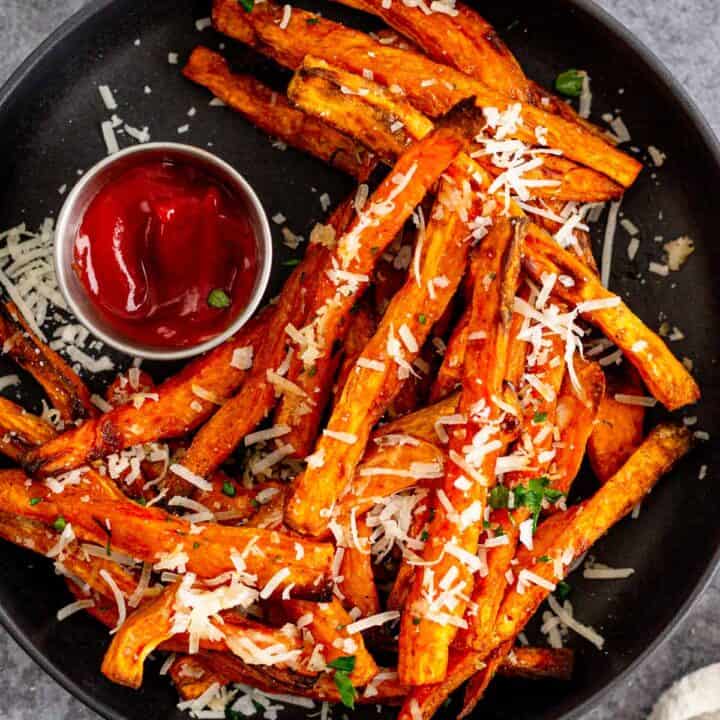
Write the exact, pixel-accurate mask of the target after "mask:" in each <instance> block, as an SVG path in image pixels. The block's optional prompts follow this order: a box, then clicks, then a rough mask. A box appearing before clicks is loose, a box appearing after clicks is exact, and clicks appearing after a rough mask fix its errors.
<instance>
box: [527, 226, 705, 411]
mask: <svg viewBox="0 0 720 720" xmlns="http://www.w3.org/2000/svg"><path fill="white" fill-rule="evenodd" d="M525 247H526V253H525V257H524V266H525V269H526V270H527V271H528V273H529V274H530V275H531V276H532V277H534V278H535V279H537V280H539V279H540V277H541V276H542V274H543V273H556V274H557V275H558V276H559V275H561V274H565V275H568V276H569V277H571V278H572V279H573V281H574V283H573V285H572V286H571V287H566V286H565V285H563V284H561V283H557V284H556V286H555V292H556V293H557V294H558V295H559V296H560V297H561V298H562V299H563V300H565V301H567V302H569V303H572V304H573V305H577V304H579V303H582V302H588V301H593V300H605V301H609V302H611V303H612V302H613V301H615V300H616V299H617V301H618V302H617V304H616V305H613V306H612V307H605V308H604V309H597V310H592V311H588V312H583V313H582V316H583V317H584V318H585V319H587V320H589V321H590V322H591V323H593V325H597V326H598V327H599V328H600V329H601V330H602V331H603V333H605V335H607V337H609V338H610V339H611V340H612V341H613V342H614V343H615V344H616V345H617V346H618V347H619V348H620V349H621V350H622V351H623V354H624V355H625V357H626V358H627V359H628V360H629V361H630V362H631V363H632V364H633V365H634V366H635V367H636V368H637V370H638V372H639V373H640V375H641V376H642V379H643V380H644V381H645V384H646V385H647V387H648V389H649V390H650V392H651V393H652V395H653V396H654V397H655V398H657V399H658V400H659V401H660V402H661V403H662V404H663V405H665V407H667V408H668V409H669V410H677V409H678V408H681V407H683V406H684V405H689V404H690V403H694V402H696V401H697V400H698V399H699V398H700V390H699V388H698V386H697V384H696V383H695V380H693V378H692V377H691V375H690V374H689V373H688V371H687V370H686V369H685V366H684V365H683V364H682V363H681V362H680V361H679V360H678V359H677V358H676V357H675V356H674V355H673V354H672V353H671V352H670V350H669V349H668V347H667V345H666V344H665V343H664V342H663V341H662V340H661V339H660V338H659V337H658V336H657V335H656V334H655V333H654V332H652V330H650V329H649V328H648V327H647V326H646V325H645V324H644V323H643V322H642V321H641V320H640V319H639V318H638V317H637V316H636V315H634V314H633V312H632V311H631V310H630V309H629V308H628V306H627V305H625V303H624V302H622V300H620V299H619V298H618V296H617V295H615V294H614V293H611V292H610V291H609V290H606V289H605V288H604V287H603V286H602V285H601V284H600V281H599V279H598V278H597V276H596V275H594V274H593V273H592V272H591V271H590V270H588V269H587V267H586V266H585V265H584V264H583V263H582V262H581V261H580V260H578V259H577V258H576V257H575V256H574V255H572V254H571V253H569V252H567V251H566V250H563V249H562V248H561V247H560V246H559V245H558V244H557V243H555V242H553V241H552V239H550V238H549V237H548V236H546V235H543V234H542V233H540V232H536V231H535V228H534V227H532V226H531V228H530V231H529V233H528V237H527V240H526V243H525Z"/></svg>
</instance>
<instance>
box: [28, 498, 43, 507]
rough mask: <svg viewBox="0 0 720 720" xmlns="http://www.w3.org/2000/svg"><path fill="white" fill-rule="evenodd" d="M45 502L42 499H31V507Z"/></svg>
mask: <svg viewBox="0 0 720 720" xmlns="http://www.w3.org/2000/svg"><path fill="white" fill-rule="evenodd" d="M42 501H43V499H42V498H30V505H37V504H38V503H41V502H42Z"/></svg>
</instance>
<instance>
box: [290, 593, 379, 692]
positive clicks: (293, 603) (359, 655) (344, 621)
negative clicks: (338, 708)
mask: <svg viewBox="0 0 720 720" xmlns="http://www.w3.org/2000/svg"><path fill="white" fill-rule="evenodd" d="M282 611H283V612H284V613H285V614H286V615H287V616H288V618H289V619H290V620H291V621H292V622H297V621H298V619H300V618H301V617H303V616H307V617H308V618H309V617H310V616H312V620H310V621H309V623H308V625H307V626H306V627H307V629H308V630H309V631H310V632H311V633H312V636H313V638H314V639H315V643H316V644H321V645H322V646H323V647H324V652H323V655H324V657H325V662H326V663H328V662H332V661H333V660H335V659H337V658H340V657H344V656H348V655H354V656H355V668H354V670H353V671H352V673H350V680H351V681H352V684H353V685H354V686H355V687H362V686H363V685H365V684H366V683H368V682H369V681H370V680H372V678H373V677H375V675H376V674H377V671H378V667H377V665H376V664H375V661H374V660H373V658H372V655H370V653H369V652H368V651H367V649H366V648H365V643H364V641H363V638H362V635H360V633H354V634H350V633H348V632H347V631H346V630H345V627H346V626H347V625H350V624H351V623H352V618H351V617H350V615H348V614H347V612H346V611H345V609H344V608H343V606H342V605H341V604H340V602H339V601H338V600H336V599H333V600H332V601H331V602H329V603H312V602H307V601H305V600H288V601H285V602H284V603H283V605H282ZM350 647H353V648H354V649H353V650H352V651H350V650H349V648H350ZM345 648H348V649H347V650H346V649H345Z"/></svg>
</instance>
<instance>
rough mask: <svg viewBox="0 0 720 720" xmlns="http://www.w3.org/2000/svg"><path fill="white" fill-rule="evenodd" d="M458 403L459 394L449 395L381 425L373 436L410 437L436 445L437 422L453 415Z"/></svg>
mask: <svg viewBox="0 0 720 720" xmlns="http://www.w3.org/2000/svg"><path fill="white" fill-rule="evenodd" d="M459 403H460V394H459V393H451V394H450V395H447V396H446V397H444V398H442V400H438V401H437V402H435V403H433V404H432V405H428V406H427V407H424V408H420V410H416V411H415V412H413V413H410V414H409V415H403V416H402V417H399V418H396V419H395V420H393V421H392V422H389V423H387V424H385V425H381V426H380V427H379V428H378V429H377V430H376V431H375V434H374V437H376V438H380V437H382V436H383V435H410V436H412V437H414V438H417V439H418V440H424V441H425V442H428V443H437V441H438V434H437V430H436V428H437V422H438V420H440V419H441V418H442V417H443V416H445V415H454V414H455V412H456V411H457V408H458V405H459Z"/></svg>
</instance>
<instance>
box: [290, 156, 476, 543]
mask: <svg viewBox="0 0 720 720" xmlns="http://www.w3.org/2000/svg"><path fill="white" fill-rule="evenodd" d="M414 147H417V146H414ZM410 152H412V151H410ZM451 172H452V171H451ZM463 179H464V178H463V176H462V175H456V174H453V175H452V179H443V181H442V182H441V184H440V190H439V193H438V200H437V202H438V203H439V204H440V206H441V207H451V203H452V202H453V199H454V198H455V196H456V194H457V192H458V187H459V186H460V184H461V183H462V181H463ZM476 212H479V208H477V207H475V208H474V209H473V208H472V201H471V200H470V199H468V201H466V203H465V213H467V214H468V216H471V215H472V214H473V213H476ZM468 247H469V238H468V235H467V227H466V224H465V223H464V222H463V221H462V220H461V217H460V215H459V214H456V213H449V212H446V213H444V214H443V217H442V218H440V219H436V218H435V216H433V219H432V220H431V221H430V223H429V225H428V229H427V237H426V238H425V242H424V244H423V247H422V252H421V258H420V261H419V263H418V266H417V267H416V269H415V271H414V272H413V273H412V274H411V276H409V277H408V279H407V281H406V283H405V285H404V286H403V288H402V289H401V290H400V291H399V292H398V293H397V294H396V295H395V297H394V298H393V300H392V301H391V303H390V305H389V307H388V308H387V310H386V311H385V314H384V315H383V318H382V320H381V322H380V325H379V326H378V329H377V332H376V333H375V335H374V336H373V338H372V339H371V341H370V342H369V343H368V344H367V346H366V347H365V349H364V350H363V352H362V355H361V356H360V358H359V359H358V361H357V362H356V363H355V367H354V368H353V370H352V372H351V373H350V376H349V378H348V381H347V383H346V385H345V387H344V388H343V392H342V395H341V397H340V399H339V400H338V403H337V404H336V406H335V408H334V409H333V412H332V416H331V417H330V420H329V421H328V424H327V429H326V430H325V432H324V434H323V437H321V438H320V440H319V441H318V443H317V446H316V450H315V454H316V457H318V458H321V461H318V463H317V464H316V465H315V466H314V465H313V464H310V465H309V466H308V468H307V470H305V471H304V472H303V473H301V474H300V475H299V476H298V477H297V478H296V479H295V481H294V483H293V492H292V494H291V496H290V499H289V501H288V505H287V511H286V521H287V522H288V523H289V524H290V525H292V526H293V527H294V528H295V529H297V530H300V531H302V532H306V533H310V534H313V535H315V534H318V533H320V532H322V531H323V530H324V529H325V527H326V525H327V523H326V521H325V519H324V517H323V515H324V514H325V513H327V512H328V511H329V509H330V508H332V507H333V505H334V504H335V502H336V501H337V499H338V497H339V496H340V494H341V493H342V492H343V490H344V489H345V487H347V485H348V484H349V482H350V480H351V479H352V476H353V474H354V471H355V468H356V467H357V464H358V463H359V461H360V458H361V457H362V455H363V453H364V450H365V446H366V444H367V440H368V437H369V435H370V430H371V429H372V427H373V425H374V424H375V423H376V422H378V421H379V420H380V418H381V417H382V416H383V415H384V413H385V410H386V408H387V406H388V404H389V403H390V401H391V400H392V398H393V397H394V396H395V395H396V394H397V392H398V391H399V389H400V387H401V383H402V380H404V379H405V378H407V377H408V376H409V375H410V374H411V370H412V368H411V364H412V362H413V361H414V359H415V358H416V357H417V355H418V353H419V349H420V347H421V346H422V345H423V344H424V342H425V339H426V338H427V335H428V333H429V331H430V328H432V326H433V324H434V323H435V321H436V320H437V319H438V318H439V317H440V316H441V315H442V314H443V312H444V311H445V308H446V307H447V304H448V303H449V302H450V300H451V298H452V296H453V295H454V293H455V289H456V288H457V286H458V285H459V283H460V280H461V278H462V272H463V270H464V268H465V263H466V258H467V251H468ZM437 278H444V281H443V282H442V283H439V284H438V283H436V279H437Z"/></svg>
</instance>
